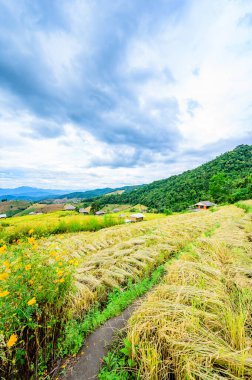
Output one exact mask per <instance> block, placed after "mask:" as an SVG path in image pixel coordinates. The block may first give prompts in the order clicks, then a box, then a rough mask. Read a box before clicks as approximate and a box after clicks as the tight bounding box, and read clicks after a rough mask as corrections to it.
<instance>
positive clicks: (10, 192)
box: [0, 186, 138, 201]
mask: <svg viewBox="0 0 252 380" xmlns="http://www.w3.org/2000/svg"><path fill="white" fill-rule="evenodd" d="M137 187H138V186H123V187H118V188H110V187H106V188H102V189H94V190H83V191H74V190H57V189H40V188H36V187H30V186H21V187H16V188H13V189H11V188H6V189H3V188H2V189H0V200H2V199H7V200H28V201H40V200H46V199H55V198H59V199H63V198H67V199H73V198H82V199H87V198H94V197H98V196H102V195H106V194H109V193H113V192H117V191H128V190H133V189H135V188H137Z"/></svg>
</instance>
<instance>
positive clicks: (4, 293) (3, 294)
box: [0, 290, 10, 298]
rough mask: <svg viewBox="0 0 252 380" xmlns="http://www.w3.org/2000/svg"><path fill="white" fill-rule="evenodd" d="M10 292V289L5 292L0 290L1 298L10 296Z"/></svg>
mask: <svg viewBox="0 0 252 380" xmlns="http://www.w3.org/2000/svg"><path fill="white" fill-rule="evenodd" d="M9 293H10V292H8V290H4V291H3V292H0V298H2V297H5V296H8V294H9Z"/></svg>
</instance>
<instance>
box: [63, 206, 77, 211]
mask: <svg viewBox="0 0 252 380" xmlns="http://www.w3.org/2000/svg"><path fill="white" fill-rule="evenodd" d="M64 210H65V211H74V210H75V207H74V206H73V205H65V206H64Z"/></svg>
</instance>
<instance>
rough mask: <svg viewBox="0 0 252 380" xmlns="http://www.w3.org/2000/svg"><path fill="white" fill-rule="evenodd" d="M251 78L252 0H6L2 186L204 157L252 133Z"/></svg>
mask: <svg viewBox="0 0 252 380" xmlns="http://www.w3.org/2000/svg"><path fill="white" fill-rule="evenodd" d="M251 88H252V1H250V0H222V1H219V0H202V1H198V0H155V1H152V0H137V1H136V0H127V1H126V0H124V1H122V0H114V1H111V0H71V1H69V0H67V1H64V0H60V1H59V0H54V1H49V0H43V1H38V0H37V1H36V0H29V1H28V0H16V1H15V0H13V1H7V0H0V130H1V136H0V149H1V150H0V152H1V153H0V155H1V156H0V158H1V169H0V180H1V185H0V186H1V187H15V186H20V185H31V186H37V187H45V188H46V187H50V188H66V189H69V188H71V189H74V188H75V189H89V188H96V187H105V186H119V185H120V186H121V185H128V184H139V183H147V182H151V181H152V180H156V179H160V178H166V177H168V176H170V175H173V174H178V173H180V172H182V171H184V170H187V169H191V168H194V167H196V166H197V165H199V164H201V163H203V162H206V161H208V160H210V159H212V158H213V157H215V156H216V155H218V154H221V153H223V152H225V151H227V150H229V149H233V148H234V147H235V146H236V145H238V144H241V143H245V144H246V143H250V144H251V128H252V127H251V126H252V91H251Z"/></svg>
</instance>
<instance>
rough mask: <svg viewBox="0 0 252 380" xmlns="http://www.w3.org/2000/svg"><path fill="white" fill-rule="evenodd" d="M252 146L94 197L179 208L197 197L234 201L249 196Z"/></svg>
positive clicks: (251, 191)
mask: <svg viewBox="0 0 252 380" xmlns="http://www.w3.org/2000/svg"><path fill="white" fill-rule="evenodd" d="M251 168H252V146H251V145H240V146H238V147H237V148H235V149H234V150H233V151H230V152H227V153H224V154H222V155H221V156H219V157H217V158H216V159H214V160H212V161H210V162H208V163H206V164H204V165H201V166H199V167H198V168H196V169H193V170H189V171H186V172H185V173H183V174H180V175H176V176H172V177H170V178H168V179H164V180H161V181H156V182H153V183H151V184H149V185H144V186H141V187H140V188H138V189H136V190H133V191H130V192H125V193H123V194H122V195H111V196H108V195H107V196H106V197H102V198H100V199H98V200H96V201H95V202H96V204H97V207H102V206H103V205H105V204H107V203H117V204H119V203H130V204H136V203H142V204H144V205H146V206H148V207H149V208H150V209H156V210H158V211H160V212H163V211H164V210H165V209H171V210H173V211H182V210H184V209H186V208H187V207H188V206H190V205H193V204H194V203H196V202H198V201H200V200H206V199H208V200H211V201H213V202H216V203H224V202H228V203H234V202H236V201H239V200H241V199H250V198H251V197H252V175H251Z"/></svg>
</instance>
